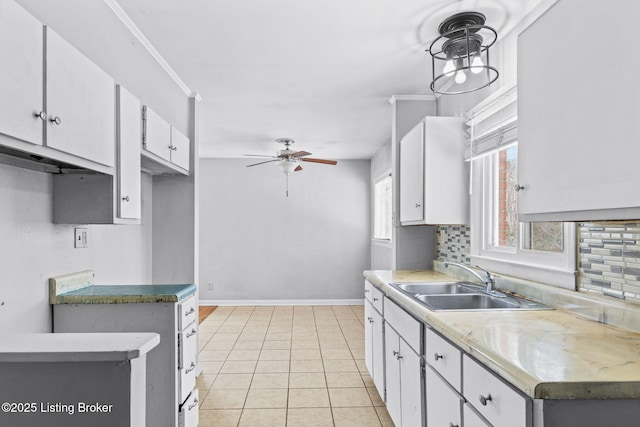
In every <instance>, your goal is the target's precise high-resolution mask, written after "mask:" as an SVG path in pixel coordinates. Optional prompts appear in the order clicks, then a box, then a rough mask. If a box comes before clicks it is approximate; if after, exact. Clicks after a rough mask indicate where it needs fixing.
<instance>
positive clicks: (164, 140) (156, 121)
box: [144, 107, 171, 162]
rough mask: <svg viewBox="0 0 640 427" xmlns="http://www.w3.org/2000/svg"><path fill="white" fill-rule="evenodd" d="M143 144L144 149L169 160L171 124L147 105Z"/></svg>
mask: <svg viewBox="0 0 640 427" xmlns="http://www.w3.org/2000/svg"><path fill="white" fill-rule="evenodd" d="M145 110H146V113H145V115H146V119H145V145H144V148H145V149H146V150H149V151H151V152H152V153H153V154H155V155H157V156H159V157H161V158H162V159H164V160H166V161H168V162H170V161H171V125H170V124H169V123H167V122H166V121H165V120H164V119H163V118H162V117H160V116H159V115H158V114H157V113H156V112H155V111H153V110H152V109H151V108H149V107H145Z"/></svg>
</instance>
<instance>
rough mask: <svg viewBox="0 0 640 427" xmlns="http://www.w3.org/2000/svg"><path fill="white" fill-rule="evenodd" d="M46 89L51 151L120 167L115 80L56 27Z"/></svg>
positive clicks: (49, 43) (49, 34)
mask: <svg viewBox="0 0 640 427" xmlns="http://www.w3.org/2000/svg"><path fill="white" fill-rule="evenodd" d="M46 84H47V86H46V87H47V102H46V104H47V105H46V107H47V108H46V111H47V116H48V117H47V127H46V144H47V146H48V147H52V148H55V149H57V150H60V151H64V152H66V153H70V154H74V155H77V156H80V157H82V158H85V159H88V160H91V161H94V162H97V163H101V164H103V165H106V166H114V163H115V114H114V111H115V84H114V81H113V79H112V78H111V77H110V76H109V75H108V74H107V73H105V72H104V71H103V70H102V69H101V68H100V67H98V66H97V65H96V64H94V63H93V62H91V61H90V60H89V59H88V58H87V57H85V56H84V55H82V54H81V53H80V52H79V51H78V50H77V49H75V48H74V47H73V46H71V45H70V44H69V43H68V42H67V41H65V40H64V39H63V38H62V37H60V36H59V35H58V34H56V33H55V32H54V31H52V30H51V29H50V28H47V29H46Z"/></svg>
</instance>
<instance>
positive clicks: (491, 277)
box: [475, 264, 493, 280]
mask: <svg viewBox="0 0 640 427" xmlns="http://www.w3.org/2000/svg"><path fill="white" fill-rule="evenodd" d="M475 267H476V268H478V269H480V270H482V271H484V274H486V275H487V279H491V280H493V276H492V275H491V273H490V272H489V270H487V269H486V268H484V267H480V266H479V265H478V264H476V265H475Z"/></svg>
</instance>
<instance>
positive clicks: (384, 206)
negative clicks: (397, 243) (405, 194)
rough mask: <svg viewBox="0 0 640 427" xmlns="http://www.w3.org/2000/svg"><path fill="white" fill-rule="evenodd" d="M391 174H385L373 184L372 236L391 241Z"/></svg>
mask: <svg viewBox="0 0 640 427" xmlns="http://www.w3.org/2000/svg"><path fill="white" fill-rule="evenodd" d="M391 183H392V181H391V175H385V176H384V177H382V178H379V179H378V180H376V181H375V183H374V185H373V238H374V239H376V240H388V241H391V223H392V219H391V203H392V199H391V196H392V192H391V191H392V190H391V189H392V186H391Z"/></svg>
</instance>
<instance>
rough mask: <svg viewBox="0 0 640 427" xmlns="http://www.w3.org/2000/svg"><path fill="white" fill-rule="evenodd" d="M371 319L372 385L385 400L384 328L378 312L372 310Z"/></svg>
mask: <svg viewBox="0 0 640 427" xmlns="http://www.w3.org/2000/svg"><path fill="white" fill-rule="evenodd" d="M371 317H372V318H373V323H372V324H371V325H372V331H371V334H372V338H371V340H372V347H373V349H372V352H373V375H372V379H373V383H374V384H375V386H376V389H377V390H378V394H379V395H380V397H381V398H382V399H384V398H385V393H384V388H385V384H384V375H385V374H384V371H385V362H384V326H383V318H382V315H381V314H380V313H378V311H376V310H375V308H374V309H373V311H372V313H371Z"/></svg>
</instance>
